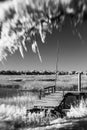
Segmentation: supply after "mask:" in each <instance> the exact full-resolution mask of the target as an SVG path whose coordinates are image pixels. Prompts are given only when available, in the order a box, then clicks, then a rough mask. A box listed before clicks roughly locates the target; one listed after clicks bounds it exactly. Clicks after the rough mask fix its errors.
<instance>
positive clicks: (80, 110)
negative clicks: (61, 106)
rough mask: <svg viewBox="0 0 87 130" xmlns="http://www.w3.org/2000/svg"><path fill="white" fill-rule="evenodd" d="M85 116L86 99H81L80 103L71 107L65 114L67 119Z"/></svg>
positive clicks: (86, 112) (86, 111) (86, 114)
mask: <svg viewBox="0 0 87 130" xmlns="http://www.w3.org/2000/svg"><path fill="white" fill-rule="evenodd" d="M86 116H87V99H86V100H83V99H81V101H80V103H79V104H77V105H76V106H71V109H70V110H69V112H67V117H68V118H81V117H86Z"/></svg>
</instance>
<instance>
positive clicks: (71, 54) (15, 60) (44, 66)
mask: <svg viewBox="0 0 87 130" xmlns="http://www.w3.org/2000/svg"><path fill="white" fill-rule="evenodd" d="M77 28H78V32H79V33H80V35H81V37H79V36H78V35H79V34H78V33H77V32H75V28H74V27H73V26H72V25H71V22H70V19H69V18H66V20H65V22H64V25H63V27H62V29H61V31H59V30H57V29H55V28H54V29H53V31H52V34H49V33H47V36H46V40H45V43H42V42H41V39H40V37H39V36H37V43H38V47H39V51H40V54H41V57H42V62H41V61H40V59H39V57H38V54H35V53H33V52H32V49H31V44H30V43H29V42H27V43H26V46H27V52H26V51H25V50H24V58H22V57H21V55H20V52H19V51H18V50H16V52H15V53H14V54H12V55H11V54H9V55H8V57H7V60H6V61H5V60H4V62H3V63H2V62H1V63H0V70H18V71H21V70H23V71H27V70H30V71H31V70H39V71H40V70H51V71H54V70H55V69H56V60H57V49H58V47H59V52H58V70H59V71H61V70H63V71H72V70H76V71H86V70H87V21H85V22H83V23H82V24H81V25H78V27H77Z"/></svg>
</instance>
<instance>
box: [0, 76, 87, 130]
mask: <svg viewBox="0 0 87 130" xmlns="http://www.w3.org/2000/svg"><path fill="white" fill-rule="evenodd" d="M14 79H22V80H20V81H19V82H16V81H14ZM54 80H55V75H44V76H39V75H37V76H34V75H33V76H13V77H11V76H5V77H3V76H2V77H0V81H1V82H0V83H1V84H2V86H3V84H4V85H7V87H6V86H5V88H4V89H3V88H2V87H1V88H0V90H1V94H2V98H0V121H3V122H12V123H11V126H12V127H13V129H11V128H9V129H8V130H10V129H11V130H14V129H15V128H16V130H17V128H21V127H32V128H33V127H38V126H40V125H42V126H43V125H46V124H49V122H50V120H51V117H50V116H49V115H50V114H48V116H47V117H45V116H44V111H43V112H40V113H38V114H36V113H33V114H31V113H28V114H27V113H26V110H27V109H28V108H31V107H32V106H33V104H34V103H35V100H36V99H37V98H38V97H37V96H36V95H35V94H33V95H31V94H23V95H21V96H20V95H18V94H17V91H15V92H12V91H13V90H12V91H10V92H9V94H7V95H6V92H7V90H8V84H14V82H15V83H16V84H18V85H21V87H22V88H25V89H30V90H33V92H34V91H35V92H36V91H38V90H39V89H41V88H44V87H46V86H50V85H54V84H55V81H54ZM77 83H78V80H77V75H64V76H58V79H57V89H58V90H76V89H77ZM86 84H87V75H82V89H83V88H84V89H87V86H86ZM10 87H11V86H10ZM5 89H6V90H5ZM1 94H0V95H1ZM5 95H6V96H5ZM85 104H86V103H85ZM85 107H86V106H84V107H83V108H84V109H82V107H81V105H80V106H79V107H75V108H73V107H71V109H70V111H69V113H67V117H68V118H71V117H73V115H77V113H78V111H80V113H81V112H82V115H84V114H85V113H87V111H86V109H85ZM82 110H83V111H82ZM72 111H73V113H72ZM76 112H77V113H76ZM82 115H81V116H82ZM77 116H78V115H77ZM2 130H3V129H2ZM6 130H7V129H6Z"/></svg>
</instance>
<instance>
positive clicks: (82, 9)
mask: <svg viewBox="0 0 87 130" xmlns="http://www.w3.org/2000/svg"><path fill="white" fill-rule="evenodd" d="M66 16H68V17H70V19H71V20H72V23H73V24H74V26H77V25H78V24H79V23H80V22H83V21H84V20H86V19H87V2H86V0H9V1H5V2H1V3H0V61H2V60H3V59H6V58H7V56H8V52H10V53H11V54H14V53H15V51H16V50H19V51H20V53H21V55H22V57H24V55H23V48H24V49H25V51H27V48H26V43H29V44H31V46H33V45H34V42H36V40H35V39H36V36H37V34H39V36H40V38H41V40H42V42H43V43H44V42H45V38H46V34H47V33H48V32H49V33H52V28H53V27H55V28H57V29H60V27H62V24H63V23H64V21H65V18H66ZM36 43H37V42H36ZM32 44H33V45H32ZM33 50H34V51H35V49H33ZM38 50H39V48H38ZM38 54H39V58H41V56H40V53H38Z"/></svg>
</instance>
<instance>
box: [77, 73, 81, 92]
mask: <svg viewBox="0 0 87 130" xmlns="http://www.w3.org/2000/svg"><path fill="white" fill-rule="evenodd" d="M80 91H81V73H78V92H80Z"/></svg>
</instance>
